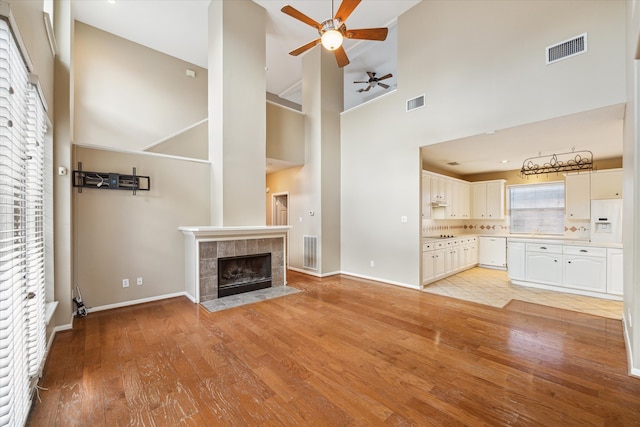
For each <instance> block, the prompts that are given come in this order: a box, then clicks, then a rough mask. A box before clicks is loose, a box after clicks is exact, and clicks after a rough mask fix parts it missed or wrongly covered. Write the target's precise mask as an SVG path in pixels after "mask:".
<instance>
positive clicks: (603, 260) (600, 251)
mask: <svg viewBox="0 0 640 427" xmlns="http://www.w3.org/2000/svg"><path fill="white" fill-rule="evenodd" d="M563 252H564V256H563V285H564V286H567V287H570V288H577V289H585V290H589V291H596V292H606V291H607V251H606V249H604V248H592V247H580V246H565V247H564V251H563Z"/></svg>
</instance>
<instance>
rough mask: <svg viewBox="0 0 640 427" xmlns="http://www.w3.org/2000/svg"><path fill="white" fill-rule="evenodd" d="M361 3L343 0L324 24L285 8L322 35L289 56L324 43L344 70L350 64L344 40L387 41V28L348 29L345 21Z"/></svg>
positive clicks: (292, 15)
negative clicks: (343, 43)
mask: <svg viewBox="0 0 640 427" xmlns="http://www.w3.org/2000/svg"><path fill="white" fill-rule="evenodd" d="M360 1H361V0H343V1H342V3H341V4H340V7H339V8H338V11H337V12H336V14H335V16H334V17H333V18H332V19H327V20H325V21H322V23H319V22H316V21H314V20H313V19H311V18H309V17H308V16H307V15H305V14H304V13H302V12H300V11H299V10H297V9H294V8H293V7H291V6H289V5H287V6H285V7H283V8H282V9H281V10H282V12H284V13H286V14H287V15H289V16H291V17H293V18H295V19H297V20H299V21H301V22H304V23H305V24H307V25H310V26H312V27H314V28H315V29H316V30H318V34H320V38H318V39H315V40H313V41H312V42H309V43H307V44H305V45H303V46H300V47H299V48H297V49H295V50H292V51H291V52H289V55H293V56H298V55H300V54H301V53H303V52H306V51H307V50H309V49H311V48H312V47H314V46H315V45H317V44H319V43H322V45H323V46H324V47H325V48H326V49H328V50H331V51H333V54H334V55H335V57H336V61H337V62H338V67H340V68H342V67H344V66H345V65H347V64H348V63H349V58H348V57H347V53H346V52H345V51H344V47H343V46H342V41H343V39H344V38H348V39H359V40H378V41H383V40H385V39H386V38H387V33H388V29H387V28H363V29H359V30H348V29H347V26H346V25H345V21H346V20H347V18H348V17H349V15H351V13H352V12H353V10H354V9H355V8H356V6H358V4H359V3H360ZM331 12H332V13H333V0H331Z"/></svg>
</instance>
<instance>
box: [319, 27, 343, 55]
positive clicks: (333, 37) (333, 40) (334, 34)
mask: <svg viewBox="0 0 640 427" xmlns="http://www.w3.org/2000/svg"><path fill="white" fill-rule="evenodd" d="M320 39H321V40H322V46H324V48H325V49H327V50H336V49H338V48H339V47H340V46H342V40H343V39H344V37H342V33H341V32H340V31H338V30H336V29H330V30H326V31H324V32H323V33H322V37H320Z"/></svg>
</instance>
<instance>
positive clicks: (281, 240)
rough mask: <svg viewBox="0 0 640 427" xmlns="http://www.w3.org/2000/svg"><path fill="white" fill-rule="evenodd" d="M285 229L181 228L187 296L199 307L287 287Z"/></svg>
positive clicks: (286, 229)
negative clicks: (248, 293) (233, 297)
mask: <svg viewBox="0 0 640 427" xmlns="http://www.w3.org/2000/svg"><path fill="white" fill-rule="evenodd" d="M288 229H289V227H180V231H182V233H183V234H184V236H185V291H186V293H187V295H188V296H189V297H190V298H191V299H192V300H193V301H194V302H197V303H200V302H205V301H209V300H212V299H217V298H221V297H223V296H227V295H233V294H237V293H241V292H248V291H251V290H256V289H262V288H265V287H270V286H283V285H286V271H285V268H286V253H285V247H286V245H285V239H286V236H287V231H288ZM267 260H268V261H267ZM265 263H268V265H265ZM224 265H226V266H227V267H224ZM221 266H222V267H221ZM221 268H222V270H221Z"/></svg>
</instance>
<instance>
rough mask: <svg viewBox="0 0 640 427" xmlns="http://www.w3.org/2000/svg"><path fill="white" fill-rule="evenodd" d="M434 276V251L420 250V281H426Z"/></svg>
mask: <svg viewBox="0 0 640 427" xmlns="http://www.w3.org/2000/svg"><path fill="white" fill-rule="evenodd" d="M434 277H436V270H435V251H434V250H430V251H427V252H422V283H423V284H425V283H428V282H429V281H431V280H432V279H433V278H434Z"/></svg>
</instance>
